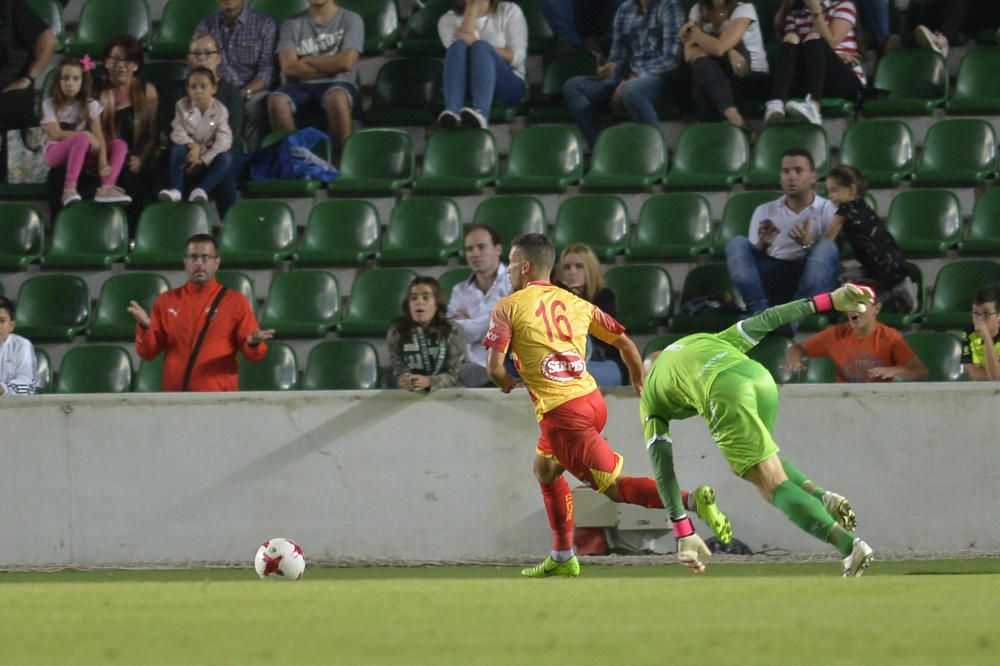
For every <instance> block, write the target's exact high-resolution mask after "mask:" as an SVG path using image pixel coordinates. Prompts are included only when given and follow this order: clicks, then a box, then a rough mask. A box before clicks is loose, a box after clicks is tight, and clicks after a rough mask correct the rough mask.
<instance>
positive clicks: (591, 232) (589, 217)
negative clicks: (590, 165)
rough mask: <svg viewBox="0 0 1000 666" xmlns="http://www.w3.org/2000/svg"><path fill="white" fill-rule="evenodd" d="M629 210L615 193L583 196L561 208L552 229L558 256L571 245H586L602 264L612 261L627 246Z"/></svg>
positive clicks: (564, 204)
mask: <svg viewBox="0 0 1000 666" xmlns="http://www.w3.org/2000/svg"><path fill="white" fill-rule="evenodd" d="M628 235H629V221H628V207H627V206H626V205H625V202H624V201H622V199H621V197H617V196H615V195H613V194H580V195H577V196H575V197H570V198H569V199H566V200H565V201H563V203H562V205H561V206H559V213H558V214H557V216H556V223H555V226H554V227H553V230H552V244H553V245H555V246H556V253H557V254H558V253H559V252H562V250H563V248H564V247H566V246H567V245H570V244H572V243H584V244H586V245H587V246H589V247H590V249H591V250H593V251H594V254H596V255H597V258H598V259H600V260H601V261H604V262H608V261H613V260H614V258H615V257H616V256H617V255H619V254H623V253H624V252H625V247H626V245H628Z"/></svg>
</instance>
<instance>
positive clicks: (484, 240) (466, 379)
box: [448, 224, 512, 388]
mask: <svg viewBox="0 0 1000 666" xmlns="http://www.w3.org/2000/svg"><path fill="white" fill-rule="evenodd" d="M502 255H503V244H502V243H501V239H500V234H498V233H497V232H496V231H495V230H494V229H493V227H491V226H489V225H488V224H476V225H473V226H471V227H469V228H468V230H466V232H465V260H466V261H467V262H468V263H469V267H470V268H471V269H472V275H470V276H469V279H468V280H465V281H464V282H459V283H458V284H456V285H455V288H454V289H452V290H451V300H450V301H448V319H450V320H451V321H453V322H454V323H455V325H456V326H458V327H459V328H460V329H462V332H463V333H465V339H466V341H467V342H468V344H469V346H468V349H467V358H468V360H467V362H466V363H465V364H463V365H462V369H461V372H460V379H461V380H462V384H464V385H465V386H469V387H472V388H482V387H484V386H492V385H493V382H492V381H491V380H490V377H489V375H488V374H487V373H486V348H485V347H483V345H482V344H481V343H482V340H483V336H485V335H486V331H487V329H488V328H489V323H490V313H491V312H492V311H493V306H494V305H496V304H497V301H499V300H500V299H501V298H503V297H504V296H507V295H508V294H510V292H511V291H512V288H511V286H510V276H509V275H508V274H507V267H506V266H504V265H503V264H502V263H500V257H501V256H502Z"/></svg>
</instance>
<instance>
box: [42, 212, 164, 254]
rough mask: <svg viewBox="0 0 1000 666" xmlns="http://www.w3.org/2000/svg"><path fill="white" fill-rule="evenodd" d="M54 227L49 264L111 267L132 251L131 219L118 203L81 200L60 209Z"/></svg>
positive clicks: (49, 251)
mask: <svg viewBox="0 0 1000 666" xmlns="http://www.w3.org/2000/svg"><path fill="white" fill-rule="evenodd" d="M53 227H54V228H53V231H52V247H50V248H49V250H48V252H46V253H45V256H43V257H42V263H43V264H44V265H45V266H46V268H110V267H111V265H112V264H114V263H115V262H116V261H120V260H122V259H124V258H125V255H126V253H128V221H127V220H126V219H125V213H124V211H122V209H121V208H119V207H118V206H112V205H108V204H98V203H91V202H89V201H87V202H80V203H78V204H75V205H73V206H70V207H69V208H64V209H62V210H61V211H59V214H58V215H57V216H56V220H55V224H54V225H53ZM180 254H183V252H181V253H180Z"/></svg>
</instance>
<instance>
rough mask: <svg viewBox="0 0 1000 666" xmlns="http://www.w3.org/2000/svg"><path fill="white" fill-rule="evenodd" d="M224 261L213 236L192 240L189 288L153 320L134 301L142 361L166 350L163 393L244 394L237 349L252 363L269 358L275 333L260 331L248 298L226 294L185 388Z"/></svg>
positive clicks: (167, 297)
mask: <svg viewBox="0 0 1000 666" xmlns="http://www.w3.org/2000/svg"><path fill="white" fill-rule="evenodd" d="M219 261H220V260H219V246H218V245H217V244H216V242H215V239H214V238H212V237H211V236H209V235H208V234H196V235H194V236H192V237H191V238H189V239H188V242H187V245H186V246H185V249H184V270H186V271H187V274H188V282H187V284H185V285H184V286H183V287H179V288H177V289H171V290H170V291H168V292H167V293H165V294H163V295H162V296H160V297H159V298H158V299H156V303H154V304H153V313H152V316H150V315H148V314H146V311H145V310H143V309H142V306H140V305H139V304H138V303H136V302H135V301H132V302H130V303H129V307H128V311H129V312H130V313H131V314H132V316H133V317H135V320H136V327H135V348H136V351H138V352H139V356H140V357H142V358H143V359H145V360H147V361H149V360H152V359H154V358H156V356H157V355H158V354H159V353H160V352H161V351H164V350H166V355H165V356H164V359H163V390H164V391H236V390H238V389H239V363H238V361H237V359H236V352H237V350H239V351H242V352H243V355H244V356H245V357H246V358H247V360H248V361H250V362H257V361H259V360H261V359H262V358H264V355H265V354H267V344H266V343H265V342H264V341H265V340H269V339H271V338H272V337H274V331H273V330H266V331H262V330H260V326H259V325H258V324H257V318H256V317H254V314H253V309H252V308H251V307H250V303H249V302H248V301H247V299H246V296H244V295H243V294H241V293H240V292H238V291H234V290H232V289H227V290H226V292H225V293H224V294H223V295H222V298H221V300H219V301H218V303H217V306H216V308H215V314H214V316H212V319H211V321H210V322H209V324H208V328H207V329H206V330H205V336H204V339H203V340H202V342H201V346H200V347H199V348H198V350H197V353H196V354H195V355H194V358H195V362H194V364H193V367H192V368H191V372H190V377H189V379H188V382H187V385H186V386H185V385H184V379H185V374H187V372H188V364H189V363H190V360H191V358H192V355H193V353H194V350H195V347H196V345H197V341H198V338H199V337H200V336H201V332H202V329H204V328H205V322H206V318H207V317H208V314H209V312H210V311H211V310H212V306H213V304H215V303H216V298H217V297H218V295H219V292H220V291H221V290H222V288H223V287H222V285H221V284H219V283H218V281H216V279H215V272H216V271H218V270H219Z"/></svg>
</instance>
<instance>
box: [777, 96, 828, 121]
mask: <svg viewBox="0 0 1000 666" xmlns="http://www.w3.org/2000/svg"><path fill="white" fill-rule="evenodd" d="M785 110H786V111H788V115H789V116H791V117H792V118H797V119H799V120H805V121H807V122H810V123H812V124H813V125H822V124H823V116H821V115H820V113H819V104H815V103H813V100H812V96H811V95H806V99H805V101H804V102H789V103H788V104H786V105H785Z"/></svg>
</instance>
